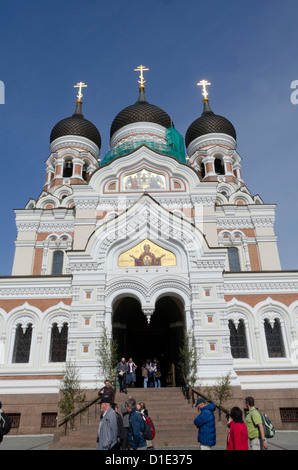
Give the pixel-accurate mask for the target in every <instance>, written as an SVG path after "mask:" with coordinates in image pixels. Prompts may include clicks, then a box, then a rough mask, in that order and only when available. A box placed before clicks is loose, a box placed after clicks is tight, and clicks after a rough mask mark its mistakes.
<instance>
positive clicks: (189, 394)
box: [182, 384, 229, 414]
mask: <svg viewBox="0 0 298 470" xmlns="http://www.w3.org/2000/svg"><path fill="white" fill-rule="evenodd" d="M182 393H183V395H184V396H185V398H186V399H187V400H189V399H191V400H192V406H193V405H194V403H195V401H196V400H195V395H197V396H198V397H201V398H203V399H204V400H206V401H208V402H209V403H213V404H214V405H215V406H216V408H217V409H218V410H219V411H220V412H221V413H225V414H229V411H228V410H227V409H226V408H224V407H223V406H221V405H219V404H218V403H215V402H214V401H212V400H211V399H210V397H207V396H206V395H204V394H203V393H201V392H198V391H197V390H195V389H194V388H193V387H192V386H191V385H189V384H186V385H184V386H183V387H182Z"/></svg>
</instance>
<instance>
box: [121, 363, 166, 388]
mask: <svg viewBox="0 0 298 470" xmlns="http://www.w3.org/2000/svg"><path fill="white" fill-rule="evenodd" d="M137 368H138V366H137V365H136V364H135V363H134V361H133V359H132V358H131V357H130V358H129V360H128V361H126V359H125V357H122V359H121V361H120V362H119V363H118V364H117V373H118V381H119V386H120V393H127V387H129V388H131V387H134V386H135V383H136V380H137V379H136V370H137ZM141 372H142V379H143V386H144V388H160V386H161V368H160V363H159V361H158V360H157V359H156V358H155V359H154V360H153V361H152V360H151V359H147V361H146V362H145V363H144V364H143V366H142V370H141Z"/></svg>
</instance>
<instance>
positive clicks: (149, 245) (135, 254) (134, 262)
mask: <svg viewBox="0 0 298 470" xmlns="http://www.w3.org/2000/svg"><path fill="white" fill-rule="evenodd" d="M118 266H120V267H132V266H176V256H175V255H174V253H172V252H171V251H168V250H165V249H164V248H162V247H161V246H159V245H156V244H155V243H153V242H152V241H150V240H148V239H146V240H143V241H142V242H141V243H139V244H138V245H136V246H134V247H133V248H131V249H130V250H127V251H125V252H124V253H122V254H121V255H120V256H119V258H118Z"/></svg>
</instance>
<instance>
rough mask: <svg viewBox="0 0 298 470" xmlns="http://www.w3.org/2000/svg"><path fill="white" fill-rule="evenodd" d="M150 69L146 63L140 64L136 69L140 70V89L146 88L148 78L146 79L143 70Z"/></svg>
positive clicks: (136, 70)
mask: <svg viewBox="0 0 298 470" xmlns="http://www.w3.org/2000/svg"><path fill="white" fill-rule="evenodd" d="M147 70H149V69H146V67H145V66H144V65H139V66H138V67H137V68H136V69H134V71H135V72H140V76H139V78H140V80H138V82H139V84H140V86H139V89H140V90H144V89H145V82H146V80H144V75H143V72H145V71H147Z"/></svg>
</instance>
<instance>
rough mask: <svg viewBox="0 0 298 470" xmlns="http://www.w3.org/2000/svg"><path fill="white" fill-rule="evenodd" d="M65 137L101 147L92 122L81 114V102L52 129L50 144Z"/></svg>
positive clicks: (97, 132)
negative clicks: (69, 136)
mask: <svg viewBox="0 0 298 470" xmlns="http://www.w3.org/2000/svg"><path fill="white" fill-rule="evenodd" d="M66 135H77V136H80V137H85V138H86V139H89V140H91V141H92V142H94V144H96V145H97V147H98V148H99V149H100V147H101V137H100V133H99V131H98V129H97V128H96V127H95V125H94V124H92V122H90V121H88V120H87V119H85V118H84V116H83V114H82V102H81V101H80V100H78V101H77V106H76V110H75V112H74V114H73V115H72V116H70V117H68V118H65V119H62V120H61V121H59V122H58V123H57V124H56V125H55V126H54V128H53V130H52V132H51V136H50V143H52V142H53V141H54V140H55V139H58V138H59V137H63V136H66Z"/></svg>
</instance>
